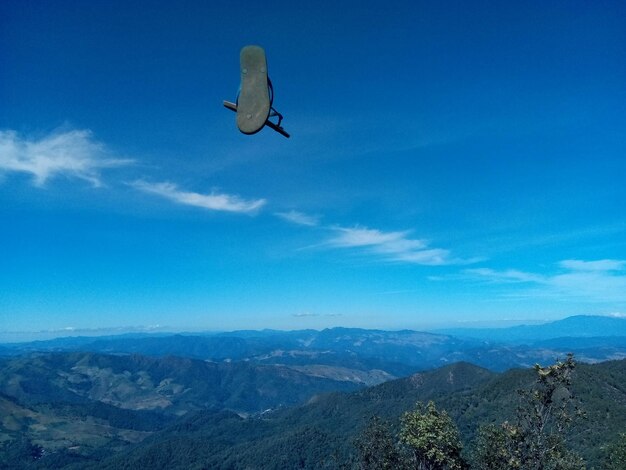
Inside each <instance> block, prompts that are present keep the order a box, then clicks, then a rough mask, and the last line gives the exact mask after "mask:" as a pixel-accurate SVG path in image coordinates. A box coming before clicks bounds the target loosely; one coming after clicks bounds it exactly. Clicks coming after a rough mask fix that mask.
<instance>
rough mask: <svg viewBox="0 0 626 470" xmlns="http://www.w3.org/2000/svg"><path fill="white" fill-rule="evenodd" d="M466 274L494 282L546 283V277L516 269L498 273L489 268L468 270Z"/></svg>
mask: <svg viewBox="0 0 626 470" xmlns="http://www.w3.org/2000/svg"><path fill="white" fill-rule="evenodd" d="M465 272H466V273H468V274H473V275H476V276H482V277H483V278H485V279H487V280H489V281H492V282H536V283H542V282H545V277H544V276H540V275H538V274H533V273H526V272H523V271H518V270H516V269H507V270H505V271H496V270H493V269H489V268H476V269H466V270H465Z"/></svg>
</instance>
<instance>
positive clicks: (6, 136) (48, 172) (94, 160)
mask: <svg viewBox="0 0 626 470" xmlns="http://www.w3.org/2000/svg"><path fill="white" fill-rule="evenodd" d="M131 163H133V160H130V159H121V158H112V157H111V156H110V155H109V152H108V151H107V150H106V148H105V146H104V145H103V144H102V143H100V142H97V141H95V140H94V139H93V136H92V133H91V131H89V130H71V131H65V132H62V131H55V132H52V133H51V134H49V135H47V136H44V137H42V138H40V139H32V140H29V139H27V138H24V137H21V136H20V135H19V134H18V133H17V132H15V131H11V130H8V131H0V173H2V172H7V173H27V174H30V175H31V176H32V177H33V184H34V185H35V186H40V187H41V186H44V185H45V184H46V182H47V181H48V180H49V179H51V178H54V177H58V176H66V177H74V178H79V179H83V180H86V181H88V182H90V183H91V184H92V185H93V186H95V187H98V186H102V181H101V178H100V171H101V170H102V169H105V168H114V167H120V166H125V165H129V164H131Z"/></svg>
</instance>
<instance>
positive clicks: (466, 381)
mask: <svg viewBox="0 0 626 470" xmlns="http://www.w3.org/2000/svg"><path fill="white" fill-rule="evenodd" d="M103 360H104V359H103ZM107 360H109V359H107ZM144 360H145V359H144ZM147 363H148V364H150V363H151V362H150V361H148V362H147ZM103 365H104V364H103ZM534 381H535V372H534V371H533V370H530V369H514V370H510V371H507V372H505V373H501V374H496V373H494V372H490V371H488V370H486V369H483V368H480V367H477V366H474V365H471V364H468V363H457V364H453V365H450V366H446V367H443V368H440V369H436V370H433V371H428V372H423V373H418V374H414V375H412V376H410V377H407V378H404V379H399V380H394V381H390V382H386V383H383V384H381V385H378V386H375V387H369V388H365V389H362V390H359V391H355V392H351V393H339V392H333V393H329V394H321V395H317V396H316V397H315V398H313V399H311V400H310V401H309V403H307V404H306V405H304V406H299V407H295V408H284V409H281V410H277V411H274V412H270V413H265V414H262V415H256V416H254V417H248V418H244V417H241V416H239V415H237V414H235V413H232V412H229V411H217V410H199V411H195V412H194V411H192V412H189V413H187V414H186V415H184V416H182V417H180V418H178V419H175V420H174V421H172V419H173V418H163V419H159V418H158V413H157V414H154V412H150V413H151V414H148V415H146V416H145V418H144V417H143V416H141V417H140V416H138V415H137V416H135V415H132V414H131V415H128V416H127V418H134V419H138V420H142V421H144V420H145V421H144V422H146V423H151V424H150V425H146V426H147V427H148V428H150V427H152V431H153V432H149V431H147V430H146V429H145V428H142V429H137V430H135V431H133V432H135V433H140V432H142V433H143V434H141V435H139V434H136V435H134V436H133V440H134V441H135V442H137V444H135V445H132V446H131V447H129V446H128V445H124V446H122V445H120V441H119V440H117V441H115V440H111V441H110V442H108V443H101V444H102V445H100V446H99V445H95V444H92V445H91V446H87V445H76V443H75V442H70V441H71V438H70V437H69V436H67V435H66V438H67V439H68V440H67V441H66V442H65V443H64V444H63V445H60V444H58V445H57V446H56V448H46V447H45V446H43V450H38V449H41V448H40V447H39V446H38V444H37V442H36V439H35V440H34V441H31V442H30V444H29V445H30V447H29V446H28V445H26V444H24V443H22V444H20V445H21V447H20V446H18V445H17V444H16V443H15V442H14V443H13V445H12V446H8V445H6V444H5V446H4V452H5V454H4V455H5V456H6V458H12V457H10V456H11V455H13V456H15V455H22V457H23V456H24V454H28V455H31V454H32V455H34V456H35V457H31V458H30V464H29V465H32V466H34V467H38V468H49V467H51V466H57V467H58V466H60V467H61V468H63V465H65V464H67V465H69V466H67V468H71V465H72V464H71V462H74V463H75V464H76V465H77V467H75V468H86V467H89V466H90V465H91V466H92V467H93V468H111V469H113V468H129V469H130V468H134V469H136V468H163V469H166V468H167V469H171V468H180V469H183V468H185V469H186V468H277V469H278V468H311V469H314V468H342V467H343V466H354V465H356V461H357V460H356V459H357V451H356V448H355V445H354V442H355V439H356V438H357V437H358V436H359V434H360V433H361V432H362V431H363V429H364V428H365V426H366V425H367V423H368V422H369V420H370V418H371V417H372V416H379V417H381V418H382V419H384V420H387V421H388V422H389V423H390V425H391V430H392V431H393V432H397V431H398V429H399V427H400V417H401V416H402V415H403V413H405V412H407V411H409V410H413V409H414V408H415V404H416V403H417V402H422V403H425V402H427V401H430V400H432V401H433V402H434V404H435V405H436V406H437V408H438V409H440V410H445V411H446V412H447V413H448V414H449V415H450V416H451V418H452V420H453V422H454V423H455V425H456V426H458V429H459V431H460V436H461V441H462V443H463V446H464V449H465V450H464V452H465V453H466V454H469V452H470V450H471V448H472V445H473V442H475V440H476V437H477V431H478V429H479V427H480V426H481V425H484V424H489V423H493V424H497V425H499V424H500V423H503V422H505V421H509V422H513V421H514V420H515V413H516V409H517V407H518V406H519V404H520V397H519V395H518V394H517V393H516V392H515V391H516V390H518V389H529V388H530V387H532V385H533V383H534ZM625 384H626V361H624V360H622V361H610V362H606V363H601V364H595V365H586V364H578V365H577V367H576V368H575V371H574V374H573V376H572V391H573V394H574V396H575V397H576V399H577V403H578V404H579V406H580V408H581V409H582V410H584V411H585V414H586V417H585V418H580V419H576V420H575V421H574V422H573V423H572V424H573V425H572V427H571V429H570V430H569V431H568V432H567V434H566V438H567V444H568V445H569V446H571V448H572V449H574V450H575V451H576V452H577V453H578V454H580V455H581V456H582V457H583V458H584V459H585V461H586V462H587V465H588V468H591V467H592V466H593V467H595V468H601V465H602V462H603V461H604V458H605V455H606V452H607V446H609V444H611V443H612V442H616V441H617V439H618V437H619V433H620V432H623V431H624V430H625V429H626V385H625ZM5 393H6V392H5ZM22 400H23V398H22ZM4 403H8V404H9V405H5V406H12V407H13V409H12V411H11V413H13V414H17V415H19V414H20V413H21V414H22V416H23V415H24V414H25V413H30V412H31V411H29V410H32V409H33V406H31V408H28V407H26V406H25V405H24V404H21V403H20V402H19V399H16V398H14V397H11V398H9V397H5V399H4ZM37 406H41V405H37ZM46 406H47V407H48V409H54V411H55V413H57V414H56V416H60V415H61V414H62V413H61V412H60V411H59V410H61V409H62V407H61V406H60V405H53V404H47V405H46ZM81 406H85V405H81ZM35 408H36V407H35ZM39 409H41V408H39ZM116 409H119V408H117V407H116ZM99 412H100V413H102V411H99ZM130 412H131V413H138V411H130ZM85 413H86V414H88V413H89V412H88V411H85ZM104 414H106V413H104ZM111 416H114V413H111ZM122 418H123V417H119V418H117V419H119V421H118V425H120V427H123V426H127V427H128V428H132V425H131V424H123V420H122ZM31 419H33V420H36V419H37V416H31ZM150 420H152V421H150ZM90 421H93V422H95V421H97V418H96V417H95V416H90V417H87V418H86V421H85V422H90ZM32 423H33V422H31V421H28V422H26V421H24V422H23V423H22V429H23V430H29V429H30V428H31V427H32ZM36 424H38V425H40V426H41V424H42V423H41V422H37V423H36ZM135 427H137V426H136V425H135ZM5 432H7V431H6V430H5ZM124 432H128V433H130V432H131V430H130V429H129V430H128V431H124ZM30 435H31V436H33V437H34V436H35V434H32V433H31V434H30ZM11 452H12V454H11ZM37 452H40V453H42V454H41V455H39V454H37ZM20 453H21V454H20ZM13 458H14V457H13Z"/></svg>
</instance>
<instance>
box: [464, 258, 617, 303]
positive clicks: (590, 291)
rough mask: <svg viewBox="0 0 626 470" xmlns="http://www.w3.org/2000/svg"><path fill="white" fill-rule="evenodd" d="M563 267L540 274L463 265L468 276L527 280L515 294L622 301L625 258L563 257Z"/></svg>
mask: <svg viewBox="0 0 626 470" xmlns="http://www.w3.org/2000/svg"><path fill="white" fill-rule="evenodd" d="M558 266H559V267H560V268H561V269H564V270H565V271H564V272H563V271H561V272H558V273H555V274H551V275H541V274H536V273H530V272H523V271H517V270H505V271H496V270H493V269H488V268H480V269H467V270H465V271H464V273H465V274H466V275H469V276H470V278H473V279H479V280H482V281H488V282H492V283H528V284H530V287H529V288H527V289H524V290H520V291H518V292H515V293H513V295H514V296H517V297H550V298H555V299H561V300H578V301H580V300H583V301H591V302H626V261H625V260H610V259H604V260H597V261H584V260H563V261H561V262H560V263H558Z"/></svg>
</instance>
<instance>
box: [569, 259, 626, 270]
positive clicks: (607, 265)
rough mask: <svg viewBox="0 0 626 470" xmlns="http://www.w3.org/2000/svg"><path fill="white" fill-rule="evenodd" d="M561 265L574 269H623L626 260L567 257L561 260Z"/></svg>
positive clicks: (625, 265)
mask: <svg viewBox="0 0 626 470" xmlns="http://www.w3.org/2000/svg"><path fill="white" fill-rule="evenodd" d="M559 265H560V266H561V267H563V268H566V269H570V270H572V271H621V270H623V269H624V268H625V267H626V261H622V260H615V259H601V260H597V261H582V260H578V259H566V260H563V261H561V262H560V263H559Z"/></svg>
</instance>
